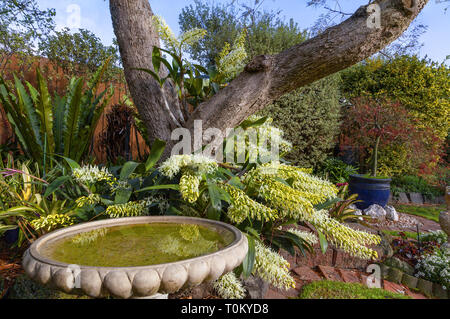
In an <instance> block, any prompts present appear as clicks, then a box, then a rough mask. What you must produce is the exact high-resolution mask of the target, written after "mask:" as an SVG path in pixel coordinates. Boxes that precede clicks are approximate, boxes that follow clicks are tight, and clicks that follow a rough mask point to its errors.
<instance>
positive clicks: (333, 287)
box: [299, 280, 411, 299]
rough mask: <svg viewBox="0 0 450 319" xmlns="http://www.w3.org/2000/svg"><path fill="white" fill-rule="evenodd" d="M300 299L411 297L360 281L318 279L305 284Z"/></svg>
mask: <svg viewBox="0 0 450 319" xmlns="http://www.w3.org/2000/svg"><path fill="white" fill-rule="evenodd" d="M299 298H300V299H411V297H409V296H405V295H402V294H399V293H394V292H390V291H387V290H383V289H380V288H368V287H366V286H364V285H362V284H360V283H345V282H338V281H329V280H319V281H314V282H312V283H310V284H308V285H305V286H304V287H303V289H302V292H301V294H300V296H299Z"/></svg>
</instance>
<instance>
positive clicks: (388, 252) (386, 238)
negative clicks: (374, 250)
mask: <svg viewBox="0 0 450 319" xmlns="http://www.w3.org/2000/svg"><path fill="white" fill-rule="evenodd" d="M378 236H380V238H381V242H380V244H379V245H378V246H379V247H381V249H382V251H383V257H385V258H391V257H392V256H393V255H394V249H393V248H392V246H391V244H392V237H391V236H390V235H388V234H386V233H384V232H381V231H379V232H378Z"/></svg>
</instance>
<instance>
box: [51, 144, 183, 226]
mask: <svg viewBox="0 0 450 319" xmlns="http://www.w3.org/2000/svg"><path fill="white" fill-rule="evenodd" d="M164 147H165V143H164V142H162V141H156V142H155V143H154V144H153V145H152V148H151V152H150V155H149V157H148V159H147V161H146V162H145V163H136V162H132V161H130V162H126V163H125V164H124V165H123V166H115V167H111V168H109V169H108V168H106V167H98V166H96V165H84V166H80V165H79V164H78V163H77V162H75V161H73V160H71V159H69V158H64V159H65V160H66V161H67V163H68V164H69V166H70V167H71V173H70V174H67V175H62V176H60V177H58V178H56V179H55V180H54V181H53V182H52V183H51V184H50V185H49V186H48V187H47V189H46V192H45V194H44V196H45V197H48V196H50V195H52V196H58V197H60V192H61V191H62V190H63V189H64V188H66V187H67V185H73V184H75V185H78V186H79V187H80V188H81V189H82V191H81V194H80V196H78V197H77V198H75V199H74V201H75V204H76V206H77V214H76V217H77V219H78V220H79V221H90V220H94V219H103V218H119V217H132V216H143V215H149V214H164V213H166V211H167V210H168V209H169V204H168V201H167V199H166V197H165V194H164V193H162V192H161V190H164V189H178V188H179V187H178V185H160V184H161V181H163V180H164V178H163V177H162V176H161V174H160V173H159V171H158V170H156V169H155V168H154V165H155V164H156V162H157V161H158V160H159V158H160V156H161V154H162V151H163V149H164ZM158 190H159V191H160V192H158Z"/></svg>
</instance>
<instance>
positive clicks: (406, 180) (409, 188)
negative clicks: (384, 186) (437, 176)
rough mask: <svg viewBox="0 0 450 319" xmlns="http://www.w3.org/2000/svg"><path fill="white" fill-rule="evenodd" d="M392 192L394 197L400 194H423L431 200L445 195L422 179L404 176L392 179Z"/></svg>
mask: <svg viewBox="0 0 450 319" xmlns="http://www.w3.org/2000/svg"><path fill="white" fill-rule="evenodd" d="M391 190H392V192H393V194H394V195H397V194H398V193H400V192H404V193H421V194H423V195H424V196H426V197H427V198H430V199H433V198H435V197H437V196H442V195H444V192H443V190H442V189H439V188H438V187H435V186H432V185H430V184H429V183H428V182H427V181H426V180H425V179H423V178H421V177H418V176H413V175H403V176H398V177H394V178H392V182H391Z"/></svg>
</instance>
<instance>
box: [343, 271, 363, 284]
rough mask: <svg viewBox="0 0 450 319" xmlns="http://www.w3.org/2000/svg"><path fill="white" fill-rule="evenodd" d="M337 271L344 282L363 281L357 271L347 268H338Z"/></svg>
mask: <svg viewBox="0 0 450 319" xmlns="http://www.w3.org/2000/svg"><path fill="white" fill-rule="evenodd" d="M337 271H338V273H339V274H340V275H341V278H342V279H343V281H344V282H361V278H360V277H359V275H358V272H357V271H353V270H345V269H337Z"/></svg>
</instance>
